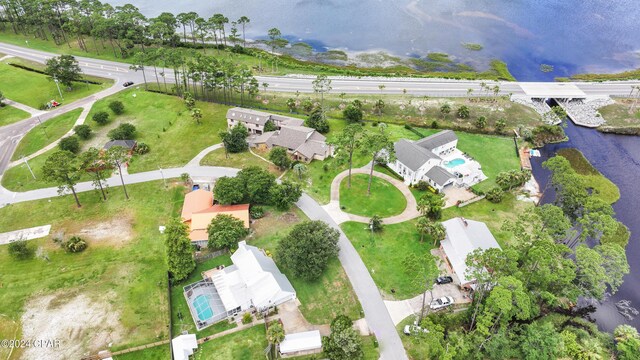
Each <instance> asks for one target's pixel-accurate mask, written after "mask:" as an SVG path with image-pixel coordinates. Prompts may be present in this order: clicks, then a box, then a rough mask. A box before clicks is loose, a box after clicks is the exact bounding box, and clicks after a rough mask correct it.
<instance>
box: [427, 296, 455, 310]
mask: <svg viewBox="0 0 640 360" xmlns="http://www.w3.org/2000/svg"><path fill="white" fill-rule="evenodd" d="M451 305H453V298H452V297H451V296H443V297H441V298H439V299H435V300H434V301H432V302H431V304H430V305H429V307H430V308H431V310H439V309H444V308H446V307H448V306H451Z"/></svg>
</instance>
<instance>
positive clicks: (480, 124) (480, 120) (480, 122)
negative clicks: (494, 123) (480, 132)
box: [474, 116, 487, 129]
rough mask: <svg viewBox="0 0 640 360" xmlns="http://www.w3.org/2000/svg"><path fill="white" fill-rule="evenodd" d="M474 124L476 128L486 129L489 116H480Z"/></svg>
mask: <svg viewBox="0 0 640 360" xmlns="http://www.w3.org/2000/svg"><path fill="white" fill-rule="evenodd" d="M474 124H475V126H476V128H478V129H484V128H485V127H486V126H487V118H486V117H484V116H480V117H479V118H477V119H476V121H475V123H474Z"/></svg>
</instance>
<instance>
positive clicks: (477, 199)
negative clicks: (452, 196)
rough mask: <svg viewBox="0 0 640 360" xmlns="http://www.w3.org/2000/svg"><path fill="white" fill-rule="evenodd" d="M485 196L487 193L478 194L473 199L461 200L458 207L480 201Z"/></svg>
mask: <svg viewBox="0 0 640 360" xmlns="http://www.w3.org/2000/svg"><path fill="white" fill-rule="evenodd" d="M484 198H485V195H480V196H476V197H474V198H471V199H469V200H467V201H463V202H461V203H460V204H458V207H459V208H461V207H465V206H467V205H471V204H473V203H474V202H477V201H480V200H482V199H484Z"/></svg>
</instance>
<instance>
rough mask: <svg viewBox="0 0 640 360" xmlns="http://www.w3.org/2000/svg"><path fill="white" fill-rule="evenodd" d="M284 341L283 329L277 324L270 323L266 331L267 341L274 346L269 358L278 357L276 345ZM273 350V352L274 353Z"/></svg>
mask: <svg viewBox="0 0 640 360" xmlns="http://www.w3.org/2000/svg"><path fill="white" fill-rule="evenodd" d="M282 340H284V329H283V328H282V325H281V324H280V323H279V322H275V323H272V324H271V325H270V326H269V328H268V329H267V341H269V343H270V344H273V345H274V346H273V347H272V348H271V357H272V358H273V356H274V354H275V357H277V356H278V345H280V343H281V342H282ZM274 350H275V351H274Z"/></svg>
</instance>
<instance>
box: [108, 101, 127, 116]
mask: <svg viewBox="0 0 640 360" xmlns="http://www.w3.org/2000/svg"><path fill="white" fill-rule="evenodd" d="M109 109H111V111H113V113H114V114H116V115H120V114H122V113H124V104H122V101H119V100H113V101H111V102H110V103H109Z"/></svg>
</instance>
